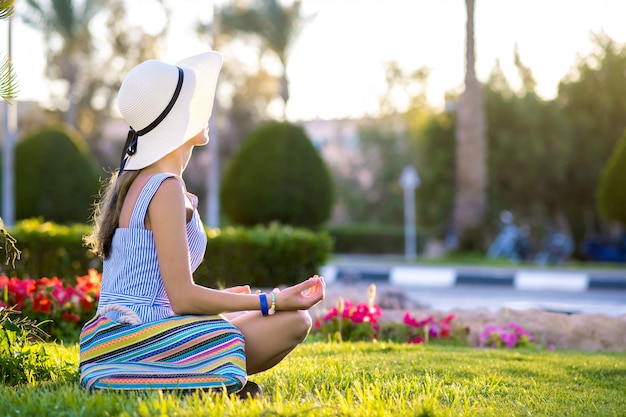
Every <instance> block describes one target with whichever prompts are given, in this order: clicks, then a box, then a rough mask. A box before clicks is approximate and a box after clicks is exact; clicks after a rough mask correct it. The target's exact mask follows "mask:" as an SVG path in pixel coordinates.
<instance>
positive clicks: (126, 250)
mask: <svg viewBox="0 0 626 417" xmlns="http://www.w3.org/2000/svg"><path fill="white" fill-rule="evenodd" d="M170 177H176V176H175V175H173V174H169V173H163V174H157V175H155V176H153V177H152V178H150V179H149V180H148V182H147V183H146V185H145V186H144V188H143V189H142V190H141V193H140V195H139V198H138V199H137V202H136V204H135V207H134V208H133V212H132V215H131V218H130V223H129V225H128V228H118V229H117V230H116V231H115V234H114V235H113V241H112V245H111V254H110V256H109V257H108V258H107V259H105V260H104V265H103V271H102V288H101V292H100V301H99V302H98V310H99V311H100V310H101V309H103V308H104V307H105V306H107V305H120V306H124V307H128V308H130V309H131V310H133V311H134V312H135V313H137V315H138V316H139V318H140V319H141V320H142V321H143V322H144V323H148V322H152V321H155V320H160V319H164V318H167V317H171V316H174V312H173V311H172V307H171V306H170V302H169V299H168V298H167V293H166V291H165V285H164V284H163V279H162V278H161V272H160V269H159V264H158V261H157V252H156V246H155V243H154V237H153V235H152V231H151V230H148V229H146V228H145V226H144V220H145V217H146V213H147V211H148V205H149V204H150V201H151V200H152V197H154V194H155V193H156V191H157V190H158V188H159V186H160V185H161V183H162V182H163V181H164V180H165V179H167V178H170ZM188 196H189V197H190V199H191V201H192V203H193V206H194V212H193V216H192V218H191V220H190V221H189V222H188V223H187V242H188V245H189V258H190V267H191V270H192V271H195V270H196V268H197V267H198V266H199V265H200V263H201V262H202V260H203V258H204V251H205V249H206V243H207V237H206V232H205V229H204V226H203V224H202V221H201V219H200V216H199V214H198V210H197V198H196V197H195V196H194V195H191V194H188ZM99 311H98V313H99ZM98 313H97V314H98ZM120 315H121V314H120V313H119V312H117V311H108V312H107V313H105V314H104V316H105V317H108V318H109V319H111V320H118V318H119V316H120Z"/></svg>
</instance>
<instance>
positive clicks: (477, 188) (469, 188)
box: [454, 0, 487, 245]
mask: <svg viewBox="0 0 626 417" xmlns="http://www.w3.org/2000/svg"><path fill="white" fill-rule="evenodd" d="M465 6H466V9H467V26H466V53H465V56H466V71H465V91H464V92H463V94H462V95H461V97H460V100H459V105H458V112H457V123H456V192H455V203H454V229H455V233H456V236H457V239H458V241H459V243H460V244H461V245H465V244H468V243H474V244H475V243H476V242H470V241H469V240H471V238H472V236H471V235H472V231H476V229H477V228H479V227H480V226H481V225H482V222H483V220H484V216H485V212H486V210H487V157H486V155H487V147H486V142H487V140H486V132H485V130H486V122H485V108H484V103H483V94H482V86H481V84H480V82H478V80H477V79H476V71H475V69H474V66H475V53H474V0H465Z"/></svg>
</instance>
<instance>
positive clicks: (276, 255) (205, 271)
mask: <svg viewBox="0 0 626 417" xmlns="http://www.w3.org/2000/svg"><path fill="white" fill-rule="evenodd" d="M208 233H209V239H208V244H207V250H206V254H205V256H204V263H203V264H202V265H200V267H199V268H198V269H197V270H196V273H195V274H194V277H195V280H196V282H198V283H199V284H202V285H207V286H210V287H214V288H215V287H230V286H234V285H241V284H250V285H251V286H255V287H273V286H275V285H280V284H283V285H289V284H295V283H298V282H300V281H303V280H305V279H306V278H308V277H310V276H312V275H313V274H316V273H319V267H320V266H322V265H323V264H324V262H325V261H326V260H327V259H328V257H329V256H330V254H331V253H332V240H331V239H330V236H328V234H327V233H325V232H317V233H316V232H312V231H310V230H307V229H303V228H292V227H289V226H283V225H278V224H271V225H270V226H268V227H263V226H256V227H254V228H243V227H229V228H226V229H221V230H220V229H214V230H209V231H208Z"/></svg>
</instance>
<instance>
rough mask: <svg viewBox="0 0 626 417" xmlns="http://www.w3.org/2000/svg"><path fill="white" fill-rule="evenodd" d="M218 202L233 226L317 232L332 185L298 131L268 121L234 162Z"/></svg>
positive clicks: (329, 202)
mask: <svg viewBox="0 0 626 417" xmlns="http://www.w3.org/2000/svg"><path fill="white" fill-rule="evenodd" d="M221 201H222V205H223V208H224V212H225V214H226V215H227V216H228V217H229V218H230V219H231V220H232V221H233V222H234V223H235V224H239V225H244V226H254V225H257V224H269V223H271V222H273V221H276V222H279V223H282V224H288V225H291V226H296V227H308V228H316V227H317V226H319V225H320V224H322V223H323V222H325V221H326V220H327V219H328V217H329V216H330V211H331V207H332V203H333V189H332V181H331V177H330V174H329V172H328V169H327V167H326V165H325V164H324V162H323V160H322V158H321V157H320V156H319V154H318V152H317V151H316V150H315V148H314V147H313V145H312V143H311V141H310V140H309V138H308V137H307V135H306V133H305V132H304V130H303V129H302V128H301V127H299V126H295V125H293V124H289V123H280V122H271V123H267V124H265V125H263V126H261V127H259V128H257V129H256V130H254V131H253V132H252V133H250V135H249V136H248V137H247V139H246V140H245V142H244V144H243V145H242V147H241V148H240V150H239V151H238V152H237V154H235V156H234V157H233V160H232V162H231V165H230V167H229V168H228V170H227V171H226V173H225V175H224V178H223V181H222V187H221Z"/></svg>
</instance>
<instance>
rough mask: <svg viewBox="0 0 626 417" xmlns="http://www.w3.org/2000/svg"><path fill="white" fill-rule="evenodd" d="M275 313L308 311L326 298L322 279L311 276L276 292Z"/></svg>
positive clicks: (324, 283)
mask: <svg viewBox="0 0 626 417" xmlns="http://www.w3.org/2000/svg"><path fill="white" fill-rule="evenodd" d="M275 294H276V311H281V310H308V309H310V308H311V307H313V306H315V305H316V304H317V303H319V302H320V301H322V300H323V299H324V297H325V296H326V282H325V281H324V277H320V276H317V275H314V276H312V277H311V278H309V279H307V280H306V281H304V282H301V283H299V284H296V285H293V286H291V287H287V288H285V289H283V290H281V291H279V292H276V291H275Z"/></svg>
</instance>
